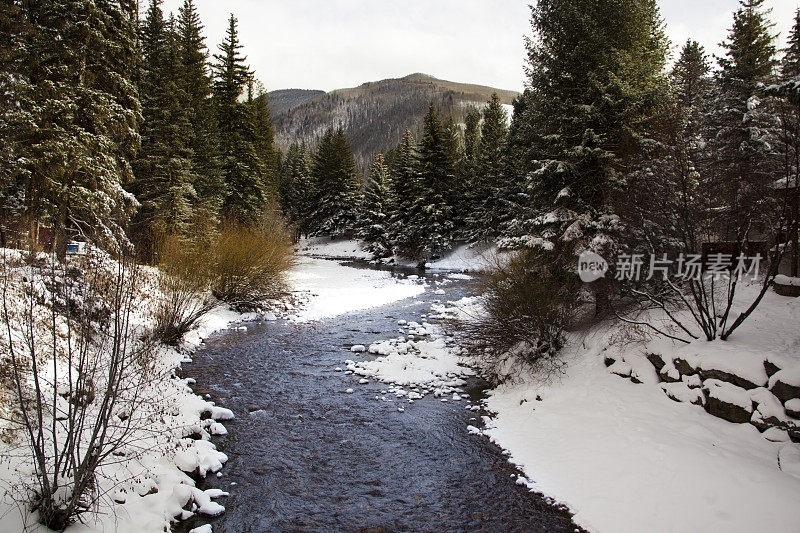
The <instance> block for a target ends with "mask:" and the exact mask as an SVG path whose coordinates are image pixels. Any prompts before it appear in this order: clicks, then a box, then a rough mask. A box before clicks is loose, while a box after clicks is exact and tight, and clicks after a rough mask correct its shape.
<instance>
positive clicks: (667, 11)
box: [142, 0, 800, 91]
mask: <svg viewBox="0 0 800 533" xmlns="http://www.w3.org/2000/svg"><path fill="white" fill-rule="evenodd" d="M798 2H800V0H767V2H766V4H767V5H768V6H769V7H771V8H772V20H773V22H775V23H776V26H775V28H774V31H775V32H779V33H780V37H779V40H778V46H779V47H780V48H783V47H784V45H785V44H784V43H785V41H786V36H787V33H788V30H789V28H790V27H791V22H792V19H793V16H794V12H795V10H796V9H797V6H798ZM142 3H143V4H145V3H147V2H146V1H142ZM195 3H196V5H197V8H198V11H199V13H200V17H201V18H202V20H203V23H204V24H205V27H206V31H205V34H206V44H207V45H208V47H209V49H210V50H211V51H212V52H216V51H217V44H218V43H219V42H220V41H221V40H222V38H223V37H224V35H225V29H226V28H227V19H228V15H229V14H230V13H231V12H232V13H234V15H236V17H237V18H238V19H239V30H240V36H241V41H242V44H244V46H245V49H244V52H245V54H246V55H247V57H248V62H249V64H250V66H251V67H252V68H253V69H255V71H256V75H257V77H258V78H259V79H260V80H261V81H262V82H263V83H264V85H265V86H266V87H267V89H268V90H274V89H288V88H301V89H322V90H325V91H329V90H332V89H339V88H344V87H354V86H357V85H360V84H362V83H364V82H367V81H376V80H382V79H386V78H396V77H401V76H405V75H406V74H411V73H414V72H424V73H425V74H430V75H433V76H436V77H437V78H441V79H446V80H451V81H458V82H469V83H479V84H482V85H489V86H492V87H497V88H501V89H512V90H521V89H522V87H523V83H524V73H523V65H524V57H525V49H524V45H523V36H524V35H529V34H530V22H529V19H530V10H529V8H528V4H529V3H530V0H522V1H519V0H403V1H402V2H400V1H396V0H395V1H386V0H195ZM181 4H183V0H165V1H164V6H163V7H164V11H165V12H170V11H174V12H175V13H176V14H177V9H178V6H180V5H181ZM660 4H661V10H662V13H663V16H664V19H665V20H666V23H667V31H668V34H669V37H670V38H671V40H672V42H673V45H674V46H678V45H679V44H682V43H683V42H685V41H686V38H687V37H692V38H694V39H696V40H698V41H700V43H701V44H703V45H704V46H705V47H706V50H707V51H708V52H710V53H720V51H719V47H718V43H719V42H720V41H722V40H723V39H724V38H725V36H726V34H727V30H728V28H729V27H730V25H731V17H732V14H733V11H734V10H735V9H736V7H737V6H738V5H739V3H738V0H661V2H660Z"/></svg>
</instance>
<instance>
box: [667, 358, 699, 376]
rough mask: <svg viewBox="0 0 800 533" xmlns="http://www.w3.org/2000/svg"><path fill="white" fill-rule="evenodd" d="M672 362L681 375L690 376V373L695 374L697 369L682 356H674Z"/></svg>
mask: <svg viewBox="0 0 800 533" xmlns="http://www.w3.org/2000/svg"><path fill="white" fill-rule="evenodd" d="M672 363H673V365H675V368H677V369H678V372H680V373H681V375H684V376H690V375H692V374H697V369H696V368H694V367H693V366H692V365H690V364H689V362H688V361H686V359H683V358H682V357H676V358H675V359H674V360H673V361H672Z"/></svg>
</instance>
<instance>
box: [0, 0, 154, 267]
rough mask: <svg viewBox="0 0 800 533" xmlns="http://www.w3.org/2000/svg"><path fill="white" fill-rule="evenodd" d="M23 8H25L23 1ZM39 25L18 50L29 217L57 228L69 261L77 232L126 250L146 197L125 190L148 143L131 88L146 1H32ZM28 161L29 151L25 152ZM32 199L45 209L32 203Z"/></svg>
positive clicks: (26, 11) (58, 243)
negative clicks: (139, 201)
mask: <svg viewBox="0 0 800 533" xmlns="http://www.w3.org/2000/svg"><path fill="white" fill-rule="evenodd" d="M14 5H15V6H17V4H16V3H15V4H14ZM17 7H19V8H20V9H21V11H19V12H17V13H18V14H19V15H21V16H22V17H24V20H26V21H28V23H29V27H28V28H27V29H26V31H25V32H24V33H23V34H18V35H17V37H18V39H17V41H16V43H15V45H18V46H20V49H21V51H23V53H24V68H23V70H22V71H21V72H20V76H21V77H20V79H24V80H26V86H24V87H17V89H20V90H21V91H22V92H20V93H19V95H18V101H19V105H20V106H23V109H20V110H19V112H20V113H27V114H29V118H30V120H31V122H30V125H31V127H30V128H28V129H27V131H23V132H21V135H22V136H21V137H20V138H18V141H19V142H20V145H23V146H25V149H24V159H22V160H21V163H22V164H21V167H22V168H23V169H24V170H23V172H24V173H25V175H26V176H28V177H29V178H30V180H29V187H31V188H33V189H34V190H36V192H37V194H36V195H35V196H28V197H27V198H26V202H27V203H28V205H29V208H28V211H29V212H31V213H36V214H37V216H38V217H39V218H40V219H45V220H46V221H47V222H49V223H50V224H51V225H52V227H53V247H54V249H55V250H56V252H57V254H58V256H59V257H60V258H62V259H63V258H64V257H65V256H66V244H67V241H68V240H69V239H70V238H71V235H72V234H75V233H80V234H83V235H85V236H87V237H88V238H91V239H92V240H94V241H95V242H97V243H98V244H101V245H105V246H109V247H112V248H116V249H119V246H120V245H125V244H127V242H128V241H127V238H126V236H125V235H124V231H123V230H124V227H125V226H126V225H127V221H128V218H129V216H130V215H131V213H132V212H133V210H134V209H135V207H136V199H135V198H134V197H133V196H132V195H130V194H129V193H127V192H125V190H124V189H123V187H122V184H123V183H127V182H129V181H130V180H131V178H132V172H131V168H130V164H129V160H130V158H131V157H132V156H133V154H134V153H135V151H136V149H137V148H138V144H139V136H138V132H137V130H138V125H139V121H140V119H141V115H140V113H139V101H138V99H137V95H136V89H135V87H134V85H133V83H132V82H131V79H132V76H133V71H134V69H135V66H136V63H137V59H136V55H137V53H136V3H135V2H133V1H132V0H118V1H113V2H111V1H110V2H102V3H99V2H93V1H89V0H53V1H49V2H26V3H24V4H20V5H19V6H17ZM20 155H23V154H20ZM31 202H35V204H34V203H31Z"/></svg>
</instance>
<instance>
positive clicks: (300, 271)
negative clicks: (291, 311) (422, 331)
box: [288, 257, 425, 322]
mask: <svg viewBox="0 0 800 533" xmlns="http://www.w3.org/2000/svg"><path fill="white" fill-rule="evenodd" d="M288 277H289V281H290V283H292V285H293V287H294V289H295V290H296V291H298V292H300V293H303V294H306V295H308V296H309V301H308V302H307V304H306V305H305V306H304V307H303V308H302V309H300V310H299V311H298V312H297V313H296V314H295V315H294V317H293V319H294V320H296V321H299V322H307V321H314V320H322V319H326V318H332V317H336V316H339V315H343V314H346V313H350V312H353V311H360V310H363V309H371V308H374V307H380V306H382V305H386V304H389V303H392V302H396V301H399V300H404V299H406V298H412V297H414V296H418V295H420V294H422V293H423V292H425V284H424V283H423V282H422V281H420V280H413V279H409V278H406V279H400V278H397V277H394V276H393V275H392V273H391V272H387V271H379V270H368V269H359V268H353V267H348V266H344V265H340V264H338V263H336V262H334V261H328V260H324V259H317V258H313V257H300V258H299V260H298V262H297V265H296V266H295V268H294V269H293V270H292V271H291V272H290V273H289V276H288Z"/></svg>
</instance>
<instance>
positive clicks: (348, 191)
mask: <svg viewBox="0 0 800 533" xmlns="http://www.w3.org/2000/svg"><path fill="white" fill-rule="evenodd" d="M312 176H313V179H314V193H315V198H314V203H313V204H314V211H313V213H312V215H311V220H312V225H311V231H312V232H313V233H315V234H317V235H330V236H331V237H338V236H341V235H344V234H346V233H348V232H350V231H352V230H354V229H355V227H356V221H357V217H358V203H359V198H358V195H359V188H360V178H359V175H358V170H357V168H356V162H355V159H354V158H353V152H352V151H351V150H350V145H349V144H348V142H347V138H345V135H344V130H343V129H342V128H338V129H337V130H336V131H335V132H334V130H333V129H332V128H329V129H328V130H327V131H326V132H325V135H323V137H322V140H321V141H320V143H319V146H318V147H317V152H316V154H315V155H314V167H313V171H312Z"/></svg>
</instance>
